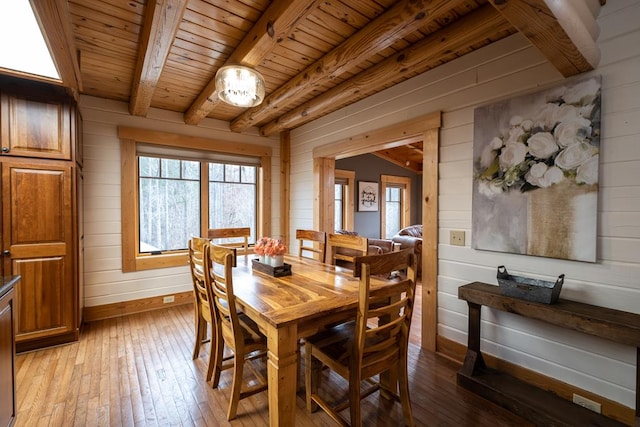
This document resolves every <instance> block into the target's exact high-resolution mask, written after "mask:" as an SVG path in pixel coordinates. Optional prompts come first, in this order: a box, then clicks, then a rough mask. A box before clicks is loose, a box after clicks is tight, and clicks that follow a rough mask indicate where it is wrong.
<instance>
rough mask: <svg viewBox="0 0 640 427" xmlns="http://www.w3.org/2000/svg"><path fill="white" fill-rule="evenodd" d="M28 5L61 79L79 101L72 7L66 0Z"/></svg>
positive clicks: (79, 78)
mask: <svg viewBox="0 0 640 427" xmlns="http://www.w3.org/2000/svg"><path fill="white" fill-rule="evenodd" d="M29 3H31V8H32V9H33V13H34V15H35V17H36V20H37V21H38V25H39V26H40V28H41V31H42V35H43V37H44V39H45V41H46V43H47V46H48V47H49V52H51V56H52V57H53V62H54V63H55V65H56V69H57V70H58V73H59V74H60V79H61V80H62V83H63V84H64V85H65V86H66V87H67V88H68V89H69V91H70V92H71V94H72V95H73V97H74V98H76V99H77V98H78V94H79V93H80V92H81V91H82V78H81V77H80V66H79V64H78V56H77V51H76V47H75V46H76V45H75V41H74V36H73V31H72V28H71V15H70V14H69V3H68V2H67V1H66V0H51V1H38V0H30V1H29ZM25 54H28V53H25Z"/></svg>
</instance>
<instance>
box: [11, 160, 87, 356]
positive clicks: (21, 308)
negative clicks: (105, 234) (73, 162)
mask: <svg viewBox="0 0 640 427" xmlns="http://www.w3.org/2000/svg"><path fill="white" fill-rule="evenodd" d="M49 163H55V165H52V164H44V162H43V164H39V165H38V164H36V165H32V164H29V163H27V162H24V163H22V162H18V161H12V162H7V161H5V162H3V164H2V184H3V189H2V190H3V191H2V199H3V205H4V206H5V207H4V213H3V214H4V220H3V223H4V240H5V248H7V247H8V250H9V251H10V258H11V274H14V275H17V274H19V275H20V276H22V280H21V283H20V286H19V287H18V289H17V291H16V319H17V329H16V342H17V343H18V344H20V342H22V341H28V340H36V339H43V338H48V337H51V336H56V335H63V334H77V322H76V318H77V317H76V316H77V314H76V310H77V293H76V290H75V287H74V283H75V277H74V275H73V238H74V233H73V228H72V224H73V219H72V205H71V194H72V193H71V186H72V175H71V173H72V168H71V166H70V165H68V164H66V163H65V162H49ZM18 347H20V346H19V345H18Z"/></svg>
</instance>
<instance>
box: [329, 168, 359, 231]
mask: <svg viewBox="0 0 640 427" xmlns="http://www.w3.org/2000/svg"><path fill="white" fill-rule="evenodd" d="M334 180H335V181H338V180H341V181H346V182H347V183H346V186H345V187H346V188H345V191H344V193H343V195H342V197H343V200H342V226H343V229H344V230H353V226H354V225H353V219H354V218H353V217H354V212H355V188H356V172H355V171H350V170H343V169H336V170H335V172H334ZM336 183H337V182H334V186H335V184H336ZM334 197H335V196H334ZM334 216H335V215H334ZM333 228H334V230H335V228H336V227H335V218H334V220H333Z"/></svg>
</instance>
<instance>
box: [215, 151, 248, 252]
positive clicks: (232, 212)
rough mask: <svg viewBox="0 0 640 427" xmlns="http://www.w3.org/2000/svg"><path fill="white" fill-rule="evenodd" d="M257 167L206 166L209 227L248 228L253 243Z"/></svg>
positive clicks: (216, 164)
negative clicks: (207, 170)
mask: <svg viewBox="0 0 640 427" xmlns="http://www.w3.org/2000/svg"><path fill="white" fill-rule="evenodd" d="M256 176H257V168H256V167H255V166H245V165H237V164H228V163H209V228H227V227H247V226H250V227H251V236H249V243H255V241H256V207H257V200H256V198H257V189H256V184H257V182H256Z"/></svg>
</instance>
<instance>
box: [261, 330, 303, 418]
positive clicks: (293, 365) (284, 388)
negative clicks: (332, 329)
mask: <svg viewBox="0 0 640 427" xmlns="http://www.w3.org/2000/svg"><path fill="white" fill-rule="evenodd" d="M267 348H268V356H269V360H268V361H267V376H268V381H269V425H270V426H272V427H276V426H280V427H285V426H291V427H293V426H294V425H295V416H296V386H297V363H298V355H297V351H298V327H297V325H296V324H292V325H288V326H285V327H282V328H279V329H276V328H271V329H269V330H268V331H267Z"/></svg>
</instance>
